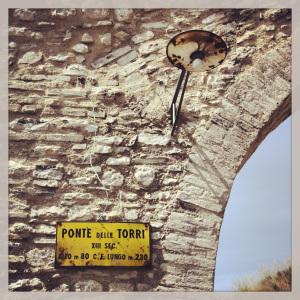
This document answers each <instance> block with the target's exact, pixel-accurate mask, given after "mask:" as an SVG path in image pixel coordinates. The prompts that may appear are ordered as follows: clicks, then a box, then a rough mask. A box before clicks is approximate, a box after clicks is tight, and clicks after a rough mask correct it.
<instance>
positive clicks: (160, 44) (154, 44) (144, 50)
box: [139, 39, 167, 55]
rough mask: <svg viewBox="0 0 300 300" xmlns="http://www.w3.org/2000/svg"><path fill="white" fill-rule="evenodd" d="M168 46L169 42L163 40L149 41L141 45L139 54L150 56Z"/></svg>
mask: <svg viewBox="0 0 300 300" xmlns="http://www.w3.org/2000/svg"><path fill="white" fill-rule="evenodd" d="M166 45H167V41H166V40H163V39H158V40H154V41H148V42H145V43H142V44H141V46H140V47H139V52H140V53H141V54H144V55H146V54H150V53H152V52H156V51H158V50H160V49H163V48H165V47H166Z"/></svg>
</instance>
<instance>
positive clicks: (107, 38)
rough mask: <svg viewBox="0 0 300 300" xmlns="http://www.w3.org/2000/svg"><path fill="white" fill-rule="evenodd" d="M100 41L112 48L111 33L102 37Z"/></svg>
mask: <svg viewBox="0 0 300 300" xmlns="http://www.w3.org/2000/svg"><path fill="white" fill-rule="evenodd" d="M99 40H100V43H101V44H102V45H104V46H110V45H111V33H110V32H107V33H105V34H102V35H100V36H99Z"/></svg>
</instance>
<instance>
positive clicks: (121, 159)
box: [9, 9, 291, 291]
mask: <svg viewBox="0 0 300 300" xmlns="http://www.w3.org/2000/svg"><path fill="white" fill-rule="evenodd" d="M190 29H203V30H208V31H212V32H214V33H216V34H218V35H220V36H222V38H223V39H224V40H225V41H226V43H227V45H228V47H229V53H228V56H227V58H226V59H225V61H224V63H223V64H222V65H221V66H219V67H218V68H216V69H214V70H212V71H211V72H209V73H194V74H192V75H191V76H190V80H189V83H188V86H187V90H186V95H185V100H184V103H183V107H182V111H181V117H180V123H179V125H178V128H177V131H176V134H175V135H174V137H171V136H170V131H171V126H170V123H169V117H168V110H169V105H170V103H171V100H172V96H173V93H174V90H175V86H176V82H177V79H178V76H179V73H180V71H179V70H178V69H176V68H174V67H173V66H172V65H170V63H169V62H168V60H167V58H166V55H165V48H166V45H167V43H168V41H169V39H170V38H171V37H173V36H174V35H175V34H177V33H179V32H182V31H185V30H190ZM290 76H291V11H290V10H288V9H267V10H266V9H226V10H224V9H223V10H221V9H12V10H10V11H9V118H10V120H9V159H10V160H9V289H10V290H11V291H212V290H213V279H214V270H215V262H216V253H217V246H218V238H219V232H220V227H221V223H222V219H223V215H224V210H225V208H226V203H227V200H228V196H229V193H230V189H231V186H232V183H233V180H234V178H235V176H236V174H237V172H238V171H239V170H240V169H241V167H242V166H243V164H244V163H245V162H246V161H247V159H248V158H249V157H250V156H251V154H252V153H253V152H254V151H255V149H256V147H257V146H258V145H259V144H260V142H261V141H262V140H263V139H264V138H265V136H266V135H267V134H268V133H269V132H270V131H271V130H273V129H274V128H276V126H277V125H278V124H280V123H281V122H282V121H283V120H284V119H285V118H286V117H288V116H289V115H290V113H291V77H290ZM72 220H76V221H100V220H109V221H120V220H127V221H141V222H150V224H151V226H152V228H153V233H152V240H153V247H152V252H153V257H152V268H150V269H130V270H128V269H126V270H123V269H118V270H116V269H109V268H107V269H84V270H74V269H73V270H68V269H63V270H62V269H55V268H54V249H55V224H56V222H58V221H72Z"/></svg>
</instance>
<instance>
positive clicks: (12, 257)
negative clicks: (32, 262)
mask: <svg viewBox="0 0 300 300" xmlns="http://www.w3.org/2000/svg"><path fill="white" fill-rule="evenodd" d="M24 261H25V257H24V256H17V255H9V256H8V262H9V263H12V264H16V263H23V262H24Z"/></svg>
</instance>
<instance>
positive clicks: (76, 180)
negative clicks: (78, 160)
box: [69, 177, 93, 185]
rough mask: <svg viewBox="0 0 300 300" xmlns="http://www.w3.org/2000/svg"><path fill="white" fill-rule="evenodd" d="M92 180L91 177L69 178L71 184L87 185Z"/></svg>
mask: <svg viewBox="0 0 300 300" xmlns="http://www.w3.org/2000/svg"><path fill="white" fill-rule="evenodd" d="M92 181H93V178H92V177H78V178H73V179H70V180H69V183H70V184H71V185H89V184H91V183H92Z"/></svg>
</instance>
